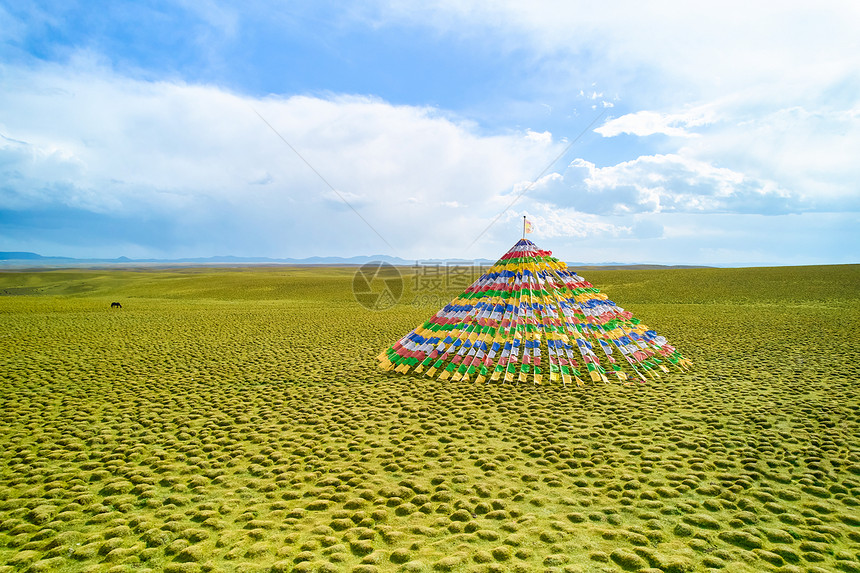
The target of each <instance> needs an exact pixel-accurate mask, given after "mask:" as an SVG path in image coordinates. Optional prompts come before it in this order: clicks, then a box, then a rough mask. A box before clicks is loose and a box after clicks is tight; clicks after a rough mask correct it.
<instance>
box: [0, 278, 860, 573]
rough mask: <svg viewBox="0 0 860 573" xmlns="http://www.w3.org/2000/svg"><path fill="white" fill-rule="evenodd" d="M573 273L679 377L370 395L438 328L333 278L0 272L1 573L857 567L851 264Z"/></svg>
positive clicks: (857, 317) (396, 382) (384, 388)
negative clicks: (660, 341) (660, 352)
mask: <svg viewBox="0 0 860 573" xmlns="http://www.w3.org/2000/svg"><path fill="white" fill-rule="evenodd" d="M583 274H584V276H585V277H586V278H587V279H589V280H591V281H592V282H593V283H594V284H596V285H597V286H599V287H601V288H602V289H603V291H604V292H606V293H607V294H608V295H609V297H610V298H612V299H613V300H615V301H617V302H618V303H619V304H621V305H622V306H624V307H625V308H627V309H628V310H631V311H632V312H633V313H634V314H635V315H636V316H637V317H639V318H641V319H642V320H643V321H644V322H645V323H647V324H648V325H649V326H651V327H653V328H654V329H656V330H657V331H658V332H660V333H661V334H664V335H665V336H667V337H668V338H669V340H670V341H671V342H672V343H673V344H675V345H676V346H677V347H678V348H680V349H681V350H682V351H683V352H684V354H685V355H686V356H688V357H690V358H692V359H693V360H694V362H695V368H694V370H693V371H692V372H690V373H687V374H681V373H677V374H673V375H672V376H671V377H664V378H663V379H661V380H660V381H657V382H653V383H649V384H647V385H645V384H631V385H621V384H612V385H599V386H589V387H586V388H561V387H553V386H543V387H533V386H530V385H529V386H516V385H492V386H480V387H476V386H473V385H468V384H462V383H450V382H447V383H442V382H438V381H434V380H428V379H424V378H420V377H400V376H396V375H395V376H389V375H386V374H383V373H380V372H379V371H378V370H376V361H375V357H376V355H377V354H378V353H379V352H380V351H381V350H382V349H384V348H385V347H386V346H387V345H388V344H390V343H391V342H392V341H394V340H395V339H397V338H398V337H399V336H402V335H403V334H405V333H406V332H408V331H409V330H410V329H411V328H413V327H414V326H415V325H416V324H417V323H418V322H420V321H421V320H423V319H424V318H426V317H427V316H429V315H430V314H432V313H433V312H435V310H436V308H435V307H434V306H431V304H432V303H430V302H428V303H427V304H417V305H408V304H400V305H398V306H396V307H394V308H393V309H391V310H388V311H385V312H372V311H368V310H365V309H364V308H362V307H361V306H359V305H358V304H356V302H355V300H354V298H353V296H352V293H351V291H350V286H351V279H352V271H351V270H348V269H237V270H230V269H220V270H213V269H188V270H170V271H154V270H137V271H132V270H129V271H121V270H112V271H99V270H90V271H84V270H75V271H42V272H5V273H0V326H2V329H0V383H2V386H0V572H5V571H23V570H30V571H61V572H79V571H117V572H121V571H147V570H151V571H167V572H197V571H224V572H234V571H236V572H238V571H249V572H251V571H357V572H365V571H367V572H371V571H544V570H545V571H581V572H587V571H595V572H598V571H599V572H621V571H648V572H652V573H656V572H657V571H664V572H667V573H674V572H694V571H712V570H722V571H727V572H733V573H734V572H741V573H743V572H753V571H782V572H786V573H788V572H809V573H820V572H823V571H846V572H853V571H860V399H858V396H860V391H858V381H860V352H858V347H860V345H858V334H857V332H858V327H860V289H858V285H860V266H828V267H802V268H778V269H697V270H673V271H667V270H641V271H591V272H588V273H585V272H584V273H583ZM455 294H456V293H455V292H450V293H444V294H443V298H449V295H450V296H453V295H455ZM414 296H415V293H413V292H411V291H407V293H406V295H405V298H404V301H405V302H408V301H410V300H412V297H414ZM419 300H421V301H425V302H427V297H424V298H420V299H419ZM112 301H119V302H121V303H122V304H123V307H124V308H123V309H121V310H111V309H110V308H109V305H110V303H111V302H112Z"/></svg>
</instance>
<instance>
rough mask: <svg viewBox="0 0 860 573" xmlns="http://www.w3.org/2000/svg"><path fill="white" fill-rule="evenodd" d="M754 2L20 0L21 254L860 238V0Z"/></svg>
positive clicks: (692, 248) (784, 251) (15, 244)
mask: <svg viewBox="0 0 860 573" xmlns="http://www.w3.org/2000/svg"><path fill="white" fill-rule="evenodd" d="M757 4H760V5H757V6H756V5H753V6H749V5H747V4H746V3H743V2H728V3H724V4H720V6H719V9H717V8H715V7H714V6H715V5H712V4H706V3H681V2H653V3H652V2H649V3H641V2H616V3H611V4H603V5H597V4H595V3H581V2H547V1H542V0H535V1H532V2H529V3H522V2H514V1H506V0H497V1H493V2H490V1H484V0H461V1H458V2H450V1H438V2H432V1H431V2H427V1H422V2H418V1H412V0H400V1H384V0H370V1H367V2H362V3H355V4H347V3H336V2H326V1H315V2H311V1H302V0H298V1H292V2H286V1H283V2H271V1H264V0H251V1H249V2H231V1H219V0H208V1H196V2H195V1H191V0H177V1H168V0H161V1H151V2H123V1H114V2H100V1H97V0H96V1H88V2H75V1H64V2H50V1H46V2H24V3H21V2H9V1H6V0H0V30H2V32H0V250H5V251H34V252H38V253H40V254H43V255H56V256H72V257H118V256H128V257H133V258H140V257H161V258H175V257H185V256H211V255H237V256H269V257H304V256H313V255H320V256H329V255H337V256H352V255H370V254H390V255H396V256H400V257H403V258H405V259H423V258H437V257H452V258H453V257H456V258H462V259H473V258H488V259H494V258H496V257H498V256H499V255H501V254H502V253H503V252H504V251H505V250H506V249H507V248H509V247H510V245H511V244H513V243H514V242H515V241H516V240H517V238H518V237H519V233H520V221H521V218H522V215H524V214H526V215H528V216H529V218H530V219H531V220H532V221H533V222H534V228H535V232H534V234H533V235H531V238H532V239H533V240H534V241H535V242H537V243H538V244H539V245H541V246H542V247H544V248H549V249H552V250H553V251H554V252H555V254H556V255H557V256H559V257H561V258H563V259H566V260H575V261H585V262H605V261H619V262H630V263H646V262H650V263H665V264H672V263H687V264H706V265H759V264H779V265H783V264H814V263H856V262H860V256H858V251H860V249H858V244H860V231H858V228H860V161H858V159H857V158H858V157H860V41H858V35H857V34H856V30H857V29H860V5H858V4H857V3H855V2H823V3H819V4H816V5H815V6H814V7H812V6H810V5H809V4H808V3H792V2H782V3H779V4H776V3H757ZM258 114H259V115H258ZM260 116H262V118H263V119H261V117H260ZM264 120H265V121H264ZM592 122H594V123H593V125H591V127H590V128H588V129H586V128H587V127H588V126H589V125H590V124H592ZM267 124H268V125H267ZM270 126H271V128H270ZM272 128H273V129H272ZM275 131H277V133H275ZM580 134H582V136H581V137H579V138H578V139H577V136H579V135H580ZM281 137H282V138H283V139H284V140H286V142H288V143H289V146H288V145H287V144H286V143H285V142H284V141H283V140H282V139H281ZM290 146H292V147H293V148H294V149H295V150H296V151H297V152H298V153H299V154H300V155H301V157H299V155H297V154H296V153H295V152H294V151H293V150H292V149H291V148H290ZM560 155H561V158H560V159H559V160H558V161H556V162H555V163H552V161H553V159H555V158H556V157H559V156H560ZM309 165H310V166H312V168H311V167H309ZM516 197H519V199H517V200H516V201H515V202H513V205H511V203H512V201H513V199H514V198H516ZM347 203H348V204H349V205H347ZM509 205H511V206H510V207H509ZM356 211H357V212H358V213H359V214H360V216H358V215H357V214H356ZM500 214H501V216H500V217H498V216H499V215H500ZM497 217H498V219H497V220H496V218H497ZM494 220H496V222H495V224H493V225H491V226H490V227H489V230H487V231H486V232H485V233H483V234H482V233H481V232H482V231H483V230H484V229H486V228H487V226H488V225H490V223H491V222H492V221H494Z"/></svg>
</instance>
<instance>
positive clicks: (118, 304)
mask: <svg viewBox="0 0 860 573" xmlns="http://www.w3.org/2000/svg"><path fill="white" fill-rule="evenodd" d="M110 307H111V308H122V305H121V304H120V303H118V302H112V303H110Z"/></svg>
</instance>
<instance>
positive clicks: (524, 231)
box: [523, 215, 526, 239]
mask: <svg viewBox="0 0 860 573" xmlns="http://www.w3.org/2000/svg"><path fill="white" fill-rule="evenodd" d="M525 238H526V216H525V215H523V239H525Z"/></svg>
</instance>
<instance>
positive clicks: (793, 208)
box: [531, 154, 809, 215]
mask: <svg viewBox="0 0 860 573" xmlns="http://www.w3.org/2000/svg"><path fill="white" fill-rule="evenodd" d="M531 195H532V196H533V197H535V198H537V199H540V200H542V201H546V202H548V203H552V204H555V205H559V206H561V207H573V208H575V209H576V210H578V211H579V212H582V213H594V214H602V215H623V214H632V213H667V212H670V213H671V212H680V213H763V214H778V213H786V212H799V211H803V210H808V208H809V207H808V206H807V205H805V203H804V202H803V200H802V199H801V198H799V197H797V196H794V195H792V194H791V193H790V192H789V191H787V190H785V189H783V188H780V187H779V186H778V185H777V184H776V183H774V182H773V181H767V180H757V179H753V178H749V177H747V176H745V175H744V174H742V173H739V172H736V171H733V170H731V169H727V168H719V167H714V166H713V165H711V164H709V163H706V162H702V161H698V160H696V159H692V158H690V157H684V156H681V155H677V154H667V155H652V156H642V157H639V158H637V159H635V160H633V161H625V162H622V163H619V164H617V165H610V166H607V167H597V166H596V165H595V164H593V163H591V162H589V161H586V160H584V159H576V160H574V161H572V162H571V163H570V165H569V166H568V168H567V170H566V171H565V172H564V174H563V175H560V174H551V175H548V176H546V177H544V178H542V179H541V180H540V181H539V182H538V183H537V184H536V185H535V187H534V190H533V191H532V192H531Z"/></svg>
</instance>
